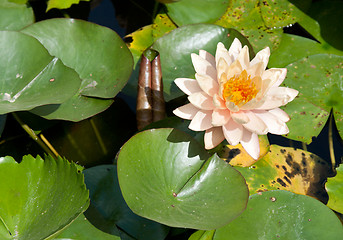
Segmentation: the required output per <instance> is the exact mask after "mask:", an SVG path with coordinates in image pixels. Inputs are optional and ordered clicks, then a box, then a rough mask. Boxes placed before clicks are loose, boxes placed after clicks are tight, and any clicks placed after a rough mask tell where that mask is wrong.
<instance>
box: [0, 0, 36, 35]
mask: <svg viewBox="0 0 343 240" xmlns="http://www.w3.org/2000/svg"><path fill="white" fill-rule="evenodd" d="M26 2H27V1H26V0H25V1H21V2H17V3H14V2H13V1H9V0H1V2H0V30H12V31H16V30H20V29H22V28H24V27H26V26H28V25H30V24H32V23H33V22H34V20H35V18H34V14H33V10H32V8H31V7H29V6H27V5H26V4H25V3H26Z"/></svg>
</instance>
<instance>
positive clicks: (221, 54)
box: [216, 42, 233, 69]
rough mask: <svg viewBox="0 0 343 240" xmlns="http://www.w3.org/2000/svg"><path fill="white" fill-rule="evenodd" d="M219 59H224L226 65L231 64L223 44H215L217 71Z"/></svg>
mask: <svg viewBox="0 0 343 240" xmlns="http://www.w3.org/2000/svg"><path fill="white" fill-rule="evenodd" d="M221 58H222V59H224V60H225V62H226V63H227V64H228V65H230V64H231V63H232V62H233V61H232V59H231V57H230V54H229V52H228V51H227V49H226V48H225V46H224V44H223V43H221V42H220V43H218V44H217V50H216V63H217V66H216V68H217V69H218V63H219V59H221Z"/></svg>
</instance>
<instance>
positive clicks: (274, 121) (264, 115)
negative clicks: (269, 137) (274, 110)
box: [253, 110, 289, 135]
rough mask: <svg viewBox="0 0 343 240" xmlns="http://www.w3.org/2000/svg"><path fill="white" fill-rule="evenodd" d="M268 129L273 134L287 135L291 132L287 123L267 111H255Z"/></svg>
mask: <svg viewBox="0 0 343 240" xmlns="http://www.w3.org/2000/svg"><path fill="white" fill-rule="evenodd" d="M253 112H254V113H255V115H256V116H257V117H259V118H260V119H261V120H262V121H263V122H264V123H265V124H266V125H267V127H268V132H270V133H272V134H278V135H282V134H287V133H288V132H289V130H288V127H287V125H286V123H285V122H283V121H282V120H281V119H279V118H277V117H276V116H275V115H273V114H271V113H270V112H268V111H265V110H256V111H253Z"/></svg>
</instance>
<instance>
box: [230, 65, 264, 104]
mask: <svg viewBox="0 0 343 240" xmlns="http://www.w3.org/2000/svg"><path fill="white" fill-rule="evenodd" d="M257 93H258V90H257V89H256V85H255V83H254V82H252V81H251V78H250V75H249V76H248V74H247V71H246V70H243V72H241V74H240V75H239V76H234V77H232V78H230V79H229V80H228V81H227V82H226V83H225V84H224V86H223V98H224V99H225V100H226V101H230V102H233V103H234V104H235V105H236V106H242V105H243V104H245V103H247V102H249V101H250V100H251V99H253V98H254V97H256V94H257ZM242 103H243V104H242Z"/></svg>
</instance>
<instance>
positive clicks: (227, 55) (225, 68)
mask: <svg viewBox="0 0 343 240" xmlns="http://www.w3.org/2000/svg"><path fill="white" fill-rule="evenodd" d="M269 56H270V50H269V48H268V47H266V48H265V49H263V50H261V51H259V52H258V53H257V54H256V56H255V57H254V59H252V60H251V61H250V58H249V49H248V47H247V46H244V47H242V44H241V42H240V41H239V40H238V39H237V38H236V39H235V40H234V41H233V43H232V45H231V47H230V48H229V50H227V49H226V48H225V46H224V45H223V44H222V43H218V45H217V50H216V54H215V57H214V56H213V55H211V54H210V53H208V52H206V51H204V50H200V51H199V55H197V54H194V53H193V54H192V55H191V58H192V62H193V66H194V69H195V71H196V73H195V79H190V78H177V79H175V81H174V82H175V84H176V85H177V86H178V87H179V88H180V89H181V90H182V91H183V92H184V93H185V94H187V95H188V100H189V102H190V103H188V104H186V105H184V106H181V107H179V108H177V109H175V110H174V114H175V115H177V116H179V117H180V118H183V119H189V120H192V121H191V122H190V124H189V128H190V129H191V130H194V131H205V137H204V142H205V148H206V149H212V148H214V147H216V146H217V145H218V144H220V143H221V142H222V141H223V140H224V139H226V140H227V141H228V143H229V144H231V145H237V144H239V143H241V144H242V146H243V148H244V149H245V150H246V151H247V153H248V154H249V155H250V156H251V157H253V158H254V159H258V157H259V154H260V147H259V141H258V135H265V134H267V133H268V132H269V133H272V134H278V135H281V134H287V133H288V132H289V129H288V127H287V125H286V122H287V121H289V119H290V118H289V116H288V115H287V113H285V112H284V111H283V110H281V109H280V108H279V107H280V106H283V105H285V104H287V103H288V102H290V101H292V100H293V99H294V98H295V97H296V96H297V95H298V91H297V90H294V89H291V88H287V87H280V84H281V83H282V82H283V80H284V79H285V77H286V73H287V69H286V68H271V69H268V70H266V67H267V64H268V60H269Z"/></svg>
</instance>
